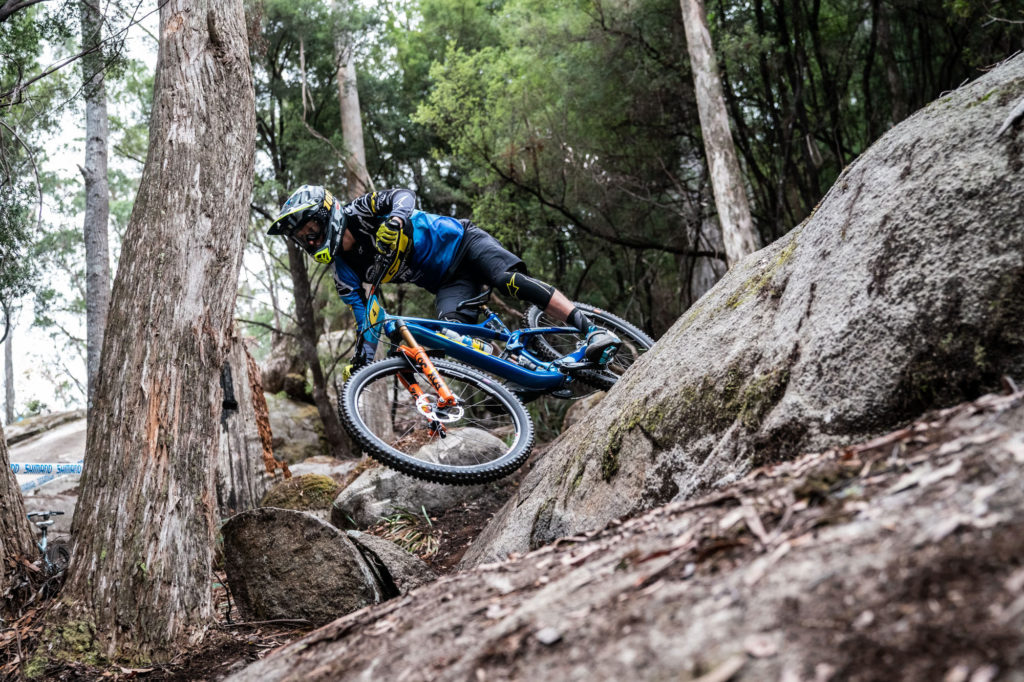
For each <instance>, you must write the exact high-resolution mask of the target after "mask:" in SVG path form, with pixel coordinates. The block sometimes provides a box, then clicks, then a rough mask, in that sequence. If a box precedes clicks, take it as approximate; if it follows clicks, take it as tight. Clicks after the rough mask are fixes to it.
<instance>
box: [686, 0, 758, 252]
mask: <svg viewBox="0 0 1024 682" xmlns="http://www.w3.org/2000/svg"><path fill="white" fill-rule="evenodd" d="M680 5H681V6H682V9H683V25H684V26H686V47H687V51H688V52H689V53H690V68H691V70H692V71H693V84H694V93H695V95H696V97H697V112H698V113H699V114H700V129H701V137H702V138H703V140H704V152H705V155H706V157H707V166H708V175H710V176H711V187H712V189H713V190H714V194H715V206H716V207H717V212H718V222H719V225H721V228H722V238H723V241H724V242H725V255H726V259H727V261H728V263H729V265H732V264H733V263H736V262H737V261H739V260H740V259H741V258H743V256H746V255H747V254H750V253H753V252H754V251H756V250H757V249H758V248H759V244H758V238H757V233H756V232H755V231H754V223H753V222H752V221H751V218H750V207H749V206H748V205H747V190H746V183H745V182H744V180H743V175H742V174H741V173H740V164H739V162H738V161H737V160H736V149H735V147H734V146H733V142H732V133H730V132H729V115H728V114H727V113H726V111H725V98H724V97H723V96H722V81H721V79H720V78H719V76H718V63H717V60H716V59H715V51H714V49H713V48H712V47H711V34H710V33H709V32H708V27H707V22H706V20H705V17H704V6H703V3H702V2H701V0H680Z"/></svg>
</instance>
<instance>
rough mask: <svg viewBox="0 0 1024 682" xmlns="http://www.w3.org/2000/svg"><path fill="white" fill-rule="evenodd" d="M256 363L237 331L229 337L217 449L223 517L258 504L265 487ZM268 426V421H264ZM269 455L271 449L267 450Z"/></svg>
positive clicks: (222, 384) (268, 445) (264, 448)
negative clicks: (229, 346) (257, 405)
mask: <svg viewBox="0 0 1024 682" xmlns="http://www.w3.org/2000/svg"><path fill="white" fill-rule="evenodd" d="M252 372H256V373H257V374H258V373H259V367H257V366H256V363H255V362H252V361H251V359H250V356H249V353H248V351H246V348H245V342H244V341H243V340H242V338H241V337H240V336H238V334H237V331H236V333H235V334H234V335H233V336H232V338H231V348H230V350H229V351H228V354H227V358H226V360H225V362H224V367H223V368H222V369H221V382H220V383H221V393H222V411H221V417H220V427H221V434H220V450H219V452H218V455H217V508H218V510H219V515H220V518H222V519H226V518H228V517H230V516H233V515H235V514H238V513H240V512H243V511H248V510H249V509H253V508H254V507H257V506H259V503H260V500H261V499H262V498H263V494H264V493H265V492H266V491H267V487H268V483H269V480H270V478H269V476H267V475H266V467H265V455H266V454H267V453H266V450H267V449H269V448H270V443H269V440H270V439H269V438H267V441H268V442H264V439H262V438H261V437H260V436H261V434H260V427H259V417H258V413H257V409H256V400H257V399H259V398H262V397H263V396H262V394H261V395H259V396H256V395H254V394H253V386H261V382H260V380H259V377H258V376H256V377H253V376H251V373H252ZM268 427H269V424H268ZM270 456H271V458H273V453H272V452H271V453H270Z"/></svg>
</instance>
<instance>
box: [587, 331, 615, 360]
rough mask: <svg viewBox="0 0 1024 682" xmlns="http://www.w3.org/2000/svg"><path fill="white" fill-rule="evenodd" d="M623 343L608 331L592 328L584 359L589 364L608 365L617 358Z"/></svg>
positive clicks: (589, 332) (588, 335) (588, 336)
mask: <svg viewBox="0 0 1024 682" xmlns="http://www.w3.org/2000/svg"><path fill="white" fill-rule="evenodd" d="M621 343H622V341H620V340H619V337H618V336H616V335H615V334H613V333H612V332H610V331H608V330H607V329H601V328H600V327H591V328H590V331H588V332H587V349H586V350H585V351H584V352H583V357H585V358H586V359H587V362H596V363H598V364H601V365H604V364H607V363H608V362H609V361H610V360H611V359H612V358H613V357H615V353H617V352H618V350H619V345H620V344H621Z"/></svg>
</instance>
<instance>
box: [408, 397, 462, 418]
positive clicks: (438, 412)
mask: <svg viewBox="0 0 1024 682" xmlns="http://www.w3.org/2000/svg"><path fill="white" fill-rule="evenodd" d="M416 409H417V410H419V411H420V413H421V414H422V415H423V416H425V417H426V418H427V419H429V420H431V421H437V422H441V423H444V424H447V423H450V422H454V421H458V420H460V419H462V415H463V414H464V413H465V410H463V409H462V407H460V406H459V405H452V406H450V407H438V406H437V396H435V395H421V396H420V397H419V398H417V399H416Z"/></svg>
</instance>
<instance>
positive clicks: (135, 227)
mask: <svg viewBox="0 0 1024 682" xmlns="http://www.w3.org/2000/svg"><path fill="white" fill-rule="evenodd" d="M255 127H256V126H255V97H254V93H253V85H252V69H251V65H250V61H249V49H248V38H247V35H246V23H245V16H244V13H243V8H242V0H230V1H229V0H168V2H166V3H164V4H161V6H160V50H159V56H158V61H157V67H156V79H155V86H154V95H153V113H152V118H151V125H150V139H149V152H148V155H147V159H146V165H145V168H144V170H143V174H142V180H141V182H140V185H139V192H138V196H137V198H136V201H135V206H134V209H133V211H132V216H131V219H130V221H129V224H128V230H127V232H126V235H125V239H124V248H123V250H122V253H121V260H120V263H119V266H118V270H117V276H116V278H115V281H114V288H113V293H112V296H111V306H110V314H109V317H108V323H107V333H106V336H105V338H104V344H103V353H102V357H101V367H100V372H99V375H98V376H99V380H98V382H97V386H96V395H95V400H94V406H93V415H92V417H91V418H90V419H89V424H88V433H87V437H86V454H85V467H84V472H83V476H82V483H81V489H82V492H81V496H80V498H79V502H78V505H77V508H76V514H75V518H74V522H73V525H72V532H73V534H74V536H75V548H74V554H73V556H72V560H71V566H70V568H69V572H68V581H67V584H66V586H65V592H64V597H65V599H64V601H63V604H64V605H65V606H64V607H63V608H62V609H61V610H59V611H56V612H55V613H54V615H53V616H52V619H53V620H54V621H55V627H54V628H52V629H51V630H50V632H51V641H50V642H48V644H49V646H51V647H52V648H53V649H60V648H63V649H64V650H65V651H66V652H67V654H68V655H70V656H76V655H77V656H82V655H86V654H87V653H89V652H83V651H82V646H81V645H82V643H81V642H78V643H77V644H76V645H73V646H72V645H70V644H69V643H67V641H66V640H63V641H64V642H65V644H64V645H63V646H62V639H63V638H62V637H61V635H60V633H61V632H62V631H63V629H62V624H66V625H67V626H68V627H70V628H73V629H74V630H75V631H76V632H79V633H80V632H83V631H85V632H91V633H94V640H93V642H92V648H93V649H94V650H95V652H96V653H98V654H100V655H102V656H104V657H106V658H108V659H110V660H132V661H136V662H141V661H147V660H149V661H153V660H157V661H158V660H166V659H169V658H170V657H171V656H172V655H174V653H176V652H178V651H180V650H181V649H183V648H185V647H188V646H189V645H192V644H195V643H197V642H198V641H200V640H201V639H203V637H204V635H205V632H206V629H207V627H208V625H209V623H210V622H211V620H212V618H213V605H212V601H211V590H210V576H211V568H212V561H213V543H214V537H215V533H216V527H217V526H216V523H217V513H216V496H215V491H214V462H215V459H216V456H217V452H218V448H219V442H218V441H219V436H220V423H219V422H220V416H221V411H222V392H221V388H220V377H221V368H222V367H223V365H224V359H225V357H226V354H227V351H228V349H229V348H230V343H231V341H230V337H231V329H232V324H233V315H234V306H235V296H236V292H237V286H238V273H239V270H240V267H241V260H242V250H243V245H244V242H245V231H246V229H247V227H248V224H247V223H248V210H245V207H247V206H248V205H249V202H250V198H251V194H252V181H253V159H254V149H255Z"/></svg>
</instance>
